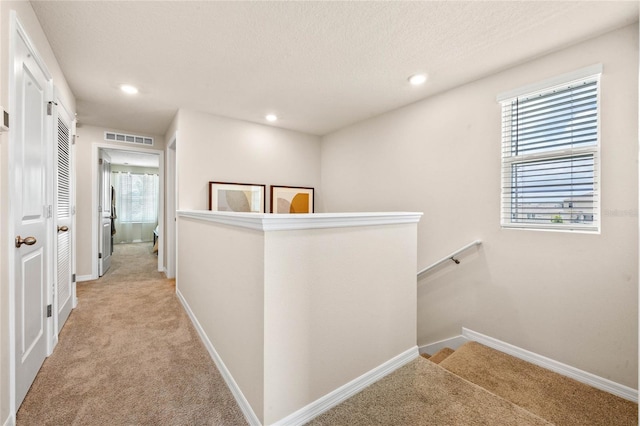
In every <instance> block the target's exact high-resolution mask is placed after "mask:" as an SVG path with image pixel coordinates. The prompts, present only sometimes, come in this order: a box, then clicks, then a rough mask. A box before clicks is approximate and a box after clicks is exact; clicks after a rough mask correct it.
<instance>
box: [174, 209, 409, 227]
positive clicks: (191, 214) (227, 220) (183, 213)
mask: <svg viewBox="0 0 640 426" xmlns="http://www.w3.org/2000/svg"><path fill="white" fill-rule="evenodd" d="M177 213H178V216H179V217H185V218H191V219H198V220H203V221H208V222H214V223H221V224H224V225H232V226H238V227H241V228H249V229H253V230H257V231H291V230H302V229H326V228H344V227H352V226H379V225H397V224H405V223H418V221H419V220H420V217H421V216H422V213H410V212H385V213H311V214H265V213H234V212H213V211H208V210H178V212H177Z"/></svg>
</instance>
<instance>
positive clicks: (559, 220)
mask: <svg viewBox="0 0 640 426" xmlns="http://www.w3.org/2000/svg"><path fill="white" fill-rule="evenodd" d="M601 72H602V66H601V65H597V66H593V67H589V68H586V69H583V70H580V71H577V72H575V73H572V74H570V75H565V76H561V77H559V78H557V79H553V80H550V81H547V82H543V83H541V84H539V85H535V86H529V87H527V88H523V89H519V90H517V91H514V92H511V93H508V94H505V95H501V96H499V97H498V100H499V101H500V102H501V103H502V203H501V204H502V208H501V217H500V220H501V225H502V227H504V228H527V229H541V230H558V231H585V232H599V230H600V176H599V163H600V161H599V152H600V131H599V123H600V102H599V95H600V74H601Z"/></svg>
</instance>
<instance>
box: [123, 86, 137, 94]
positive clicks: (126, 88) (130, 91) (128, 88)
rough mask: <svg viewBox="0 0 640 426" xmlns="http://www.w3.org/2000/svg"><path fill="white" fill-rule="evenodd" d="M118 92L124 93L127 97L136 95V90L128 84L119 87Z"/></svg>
mask: <svg viewBox="0 0 640 426" xmlns="http://www.w3.org/2000/svg"><path fill="white" fill-rule="evenodd" d="M120 90H122V91H123V92H124V93H126V94H128V95H135V94H136V93H138V88H137V87H134V86H132V85H130V84H122V85H120Z"/></svg>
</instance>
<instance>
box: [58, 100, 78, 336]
mask: <svg viewBox="0 0 640 426" xmlns="http://www.w3.org/2000/svg"><path fill="white" fill-rule="evenodd" d="M70 129H71V119H70V117H68V116H67V114H65V112H64V109H63V108H59V111H58V150H57V153H58V155H57V157H58V158H57V160H58V161H57V191H56V193H57V196H56V201H57V202H56V208H57V247H56V249H57V250H56V251H57V283H56V284H57V285H56V302H57V310H56V313H57V323H58V332H60V330H62V327H63V326H64V323H65V322H66V321H67V318H68V317H69V314H70V313H71V308H72V307H73V293H74V292H73V281H72V236H73V231H74V230H73V229H71V225H72V199H73V198H72V185H71V184H72V180H71V130H70Z"/></svg>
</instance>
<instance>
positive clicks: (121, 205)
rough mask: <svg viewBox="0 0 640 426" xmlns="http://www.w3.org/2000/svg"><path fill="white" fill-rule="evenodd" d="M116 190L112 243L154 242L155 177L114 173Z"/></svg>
mask: <svg viewBox="0 0 640 426" xmlns="http://www.w3.org/2000/svg"><path fill="white" fill-rule="evenodd" d="M112 182H113V187H114V190H115V193H116V194H115V201H116V202H115V211H116V219H115V227H116V233H115V235H114V242H115V243H133V242H142V241H153V230H154V229H155V227H156V225H157V223H158V193H159V178H158V175H157V174H144V173H130V172H113V173H112Z"/></svg>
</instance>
